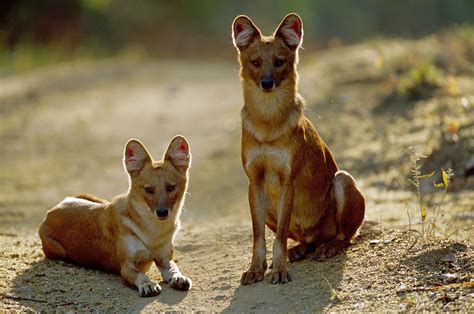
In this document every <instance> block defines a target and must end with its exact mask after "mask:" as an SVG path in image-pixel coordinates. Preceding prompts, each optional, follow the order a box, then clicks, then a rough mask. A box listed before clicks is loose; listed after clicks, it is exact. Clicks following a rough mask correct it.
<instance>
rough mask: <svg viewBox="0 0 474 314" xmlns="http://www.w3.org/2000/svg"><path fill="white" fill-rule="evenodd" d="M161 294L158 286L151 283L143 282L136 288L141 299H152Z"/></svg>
mask: <svg viewBox="0 0 474 314" xmlns="http://www.w3.org/2000/svg"><path fill="white" fill-rule="evenodd" d="M160 292H161V287H160V285H159V284H157V283H156V282H153V281H149V282H145V283H144V284H142V285H141V286H139V287H138V293H139V294H140V296H141V297H154V296H156V295H159V294H160Z"/></svg>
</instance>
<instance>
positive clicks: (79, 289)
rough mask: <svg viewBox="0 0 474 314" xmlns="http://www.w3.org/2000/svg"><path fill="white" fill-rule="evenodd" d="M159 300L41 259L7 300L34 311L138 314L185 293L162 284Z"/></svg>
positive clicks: (103, 276) (112, 278)
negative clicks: (144, 296) (149, 306)
mask: <svg viewBox="0 0 474 314" xmlns="http://www.w3.org/2000/svg"><path fill="white" fill-rule="evenodd" d="M160 285H161V286H162V288H163V290H162V293H161V294H160V295H159V296H158V297H151V298H141V297H139V296H138V292H136V291H133V290H132V289H131V288H129V287H127V286H125V285H124V284H123V283H122V282H121V279H120V277H119V276H117V275H112V274H107V273H104V272H101V271H96V270H91V269H85V268H80V267H77V266H75V265H72V264H69V263H66V262H62V261H57V260H47V259H41V260H39V261H36V262H33V263H32V264H31V266H30V267H29V268H27V269H26V270H24V271H23V272H21V273H19V274H18V275H17V276H16V277H15V279H14V280H13V284H12V289H11V291H10V295H9V296H8V298H9V299H12V300H16V301H18V302H19V303H20V304H21V305H22V306H24V307H26V308H28V309H31V310H33V311H38V312H40V311H51V310H53V311H54V310H58V309H60V311H71V310H72V311H96V310H97V309H99V308H100V309H102V310H104V311H114V312H115V311H117V312H139V311H141V310H142V309H143V308H145V307H146V306H147V305H148V304H150V303H152V302H154V301H159V302H160V303H162V304H163V305H165V306H173V305H177V304H179V303H180V302H181V301H182V300H183V299H184V298H185V297H186V295H187V292H181V291H174V290H172V289H171V288H169V287H168V286H167V285H166V283H164V282H161V283H160Z"/></svg>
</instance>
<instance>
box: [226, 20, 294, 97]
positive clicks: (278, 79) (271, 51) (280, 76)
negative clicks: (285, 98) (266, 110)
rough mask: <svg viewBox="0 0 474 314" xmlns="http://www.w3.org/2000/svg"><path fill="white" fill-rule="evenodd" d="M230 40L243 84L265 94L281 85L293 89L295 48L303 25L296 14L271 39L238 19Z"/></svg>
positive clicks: (250, 21)
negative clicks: (249, 85)
mask: <svg viewBox="0 0 474 314" xmlns="http://www.w3.org/2000/svg"><path fill="white" fill-rule="evenodd" d="M232 39H233V42H234V46H235V47H236V48H237V50H238V52H239V62H240V65H241V69H240V75H241V77H242V79H243V80H246V81H252V82H253V83H255V85H256V86H258V87H259V88H260V89H261V90H262V91H263V92H267V93H269V92H272V91H273V90H274V89H275V88H277V87H279V86H281V85H283V84H284V83H285V82H287V83H288V84H291V85H294V83H295V80H296V64H297V63H298V48H299V47H300V45H301V43H302V41H303V22H302V21H301V19H300V17H299V16H298V15H297V14H295V13H291V14H288V15H287V16H286V17H285V18H284V19H283V21H282V22H281V23H280V25H279V26H278V27H277V28H276V30H275V32H274V33H273V35H272V36H262V34H261V32H260V30H259V29H258V28H257V27H256V26H255V24H254V23H253V22H252V20H251V19H250V18H248V17H247V16H245V15H240V16H238V17H236V18H235V20H234V23H233V24H232Z"/></svg>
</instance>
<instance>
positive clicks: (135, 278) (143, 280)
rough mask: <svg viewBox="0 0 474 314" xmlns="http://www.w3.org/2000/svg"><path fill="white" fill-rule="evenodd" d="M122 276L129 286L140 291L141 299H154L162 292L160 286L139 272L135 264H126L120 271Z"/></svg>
mask: <svg viewBox="0 0 474 314" xmlns="http://www.w3.org/2000/svg"><path fill="white" fill-rule="evenodd" d="M120 275H121V276H122V279H123V280H124V281H125V283H126V284H127V285H129V286H131V287H136V288H137V289H138V293H139V294H140V296H141V297H152V296H156V295H158V294H160V292H161V287H160V285H159V284H157V283H156V282H154V281H152V280H151V279H150V278H149V277H148V276H147V275H145V274H144V273H142V272H140V271H138V269H137V267H136V265H135V263H133V262H125V264H124V265H122V268H121V270H120Z"/></svg>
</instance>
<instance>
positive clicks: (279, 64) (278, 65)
mask: <svg viewBox="0 0 474 314" xmlns="http://www.w3.org/2000/svg"><path fill="white" fill-rule="evenodd" d="M273 64H274V65H275V67H277V68H279V67H281V66H282V65H283V64H285V60H276V61H275V62H274V63H273Z"/></svg>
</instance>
